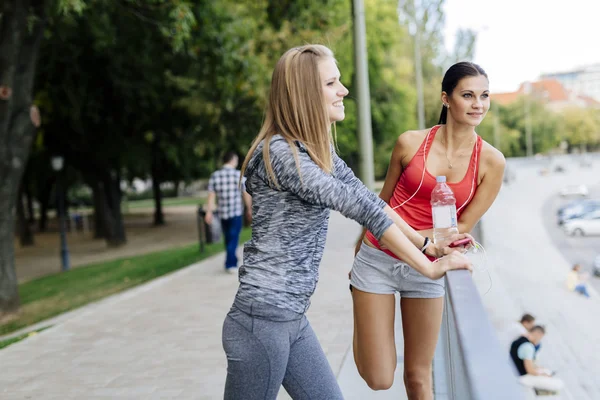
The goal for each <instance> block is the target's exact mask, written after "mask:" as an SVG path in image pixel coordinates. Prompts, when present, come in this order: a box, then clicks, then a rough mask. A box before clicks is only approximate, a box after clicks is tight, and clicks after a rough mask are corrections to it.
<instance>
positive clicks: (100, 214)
mask: <svg viewBox="0 0 600 400" xmlns="http://www.w3.org/2000/svg"><path fill="white" fill-rule="evenodd" d="M90 186H91V187H92V193H93V196H94V239H104V238H105V237H106V224H105V220H106V217H105V215H104V213H105V212H106V204H105V202H106V201H105V197H104V189H103V188H102V183H101V182H94V183H92V184H91V185H90Z"/></svg>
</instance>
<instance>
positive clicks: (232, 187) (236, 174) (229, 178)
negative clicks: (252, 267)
mask: <svg viewBox="0 0 600 400" xmlns="http://www.w3.org/2000/svg"><path fill="white" fill-rule="evenodd" d="M238 161H239V160H238V156H237V155H236V154H235V153H234V152H232V151H228V152H227V153H225V155H224V156H223V167H222V168H221V169H219V170H217V171H215V172H213V174H212V175H211V176H210V179H209V181H208V201H207V204H206V217H205V222H206V223H207V224H209V225H210V224H212V222H213V211H214V209H215V200H216V202H217V203H218V205H219V207H218V209H217V210H216V214H217V216H218V218H219V219H220V220H221V228H222V231H223V235H224V236H225V248H226V250H227V258H226V260H225V271H227V272H229V273H232V274H233V273H236V272H237V267H238V260H237V256H236V254H235V252H236V249H237V246H238V241H239V239H240V232H241V230H242V222H243V221H242V216H243V215H244V203H245V204H246V216H247V218H248V220H251V218H252V216H251V215H252V214H251V210H252V200H251V197H250V195H249V194H248V193H247V192H246V187H245V179H243V180H242V186H241V188H240V184H239V183H240V171H239V170H237V169H236V168H237V166H238Z"/></svg>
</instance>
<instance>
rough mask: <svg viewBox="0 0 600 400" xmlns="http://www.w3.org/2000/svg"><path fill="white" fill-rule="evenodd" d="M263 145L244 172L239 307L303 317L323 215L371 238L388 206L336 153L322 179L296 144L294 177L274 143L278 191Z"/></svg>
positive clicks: (283, 147) (385, 221)
mask: <svg viewBox="0 0 600 400" xmlns="http://www.w3.org/2000/svg"><path fill="white" fill-rule="evenodd" d="M263 145H264V143H261V144H260V145H259V146H258V147H257V149H256V150H255V152H254V154H253V155H252V157H251V159H250V162H249V163H248V167H247V169H246V172H245V176H246V178H247V181H246V188H247V190H248V193H250V194H251V195H252V238H251V240H250V241H249V242H248V243H246V245H245V246H244V263H243V265H242V266H241V268H240V271H239V279H240V287H239V289H238V293H237V301H242V302H244V303H247V304H248V303H252V302H253V301H260V302H264V303H268V304H271V305H274V306H277V307H280V308H285V309H289V310H292V311H295V312H298V313H304V312H305V311H306V310H307V309H308V307H309V305H310V297H311V296H312V294H313V292H314V290H315V287H316V285H317V281H318V280H319V264H320V262H321V258H322V256H323V250H324V247H325V239H326V236H327V227H328V222H329V210H330V209H333V210H336V211H339V212H340V213H341V214H342V215H344V216H346V217H347V218H351V219H353V220H355V221H357V222H358V223H360V224H361V225H364V226H366V227H367V228H368V229H369V230H371V232H373V233H374V234H375V236H376V237H377V238H380V237H381V235H382V234H383V232H385V230H386V229H387V228H388V227H389V226H390V225H391V224H392V220H391V219H390V218H389V217H388V216H387V214H386V213H385V211H384V210H383V207H384V206H385V205H386V203H385V202H384V201H383V200H381V199H380V198H379V197H378V196H377V195H375V193H373V192H371V191H370V190H369V189H367V188H366V187H365V186H364V185H363V184H362V182H361V181H360V180H359V179H358V178H356V176H354V173H353V172H352V170H351V169H350V168H348V166H347V165H346V164H345V163H344V161H342V159H341V158H339V157H338V156H337V154H335V152H334V153H333V157H334V171H333V174H328V173H326V172H325V171H323V170H322V169H321V168H319V166H318V165H317V164H315V163H314V162H313V161H312V159H311V158H310V156H309V154H308V153H307V151H306V148H305V147H304V146H303V145H302V144H300V143H298V142H297V143H296V146H297V150H298V158H299V166H300V176H299V175H298V170H297V167H296V162H295V159H294V156H293V153H292V149H291V148H290V146H289V145H288V143H287V142H286V141H285V139H283V138H282V137H281V136H279V135H276V136H274V137H273V138H272V139H271V142H270V157H271V164H272V166H273V170H274V173H275V176H276V178H277V182H278V184H279V185H280V188H276V187H275V186H274V185H273V184H270V183H269V178H268V176H267V171H266V168H265V164H264V162H263V157H262V149H263ZM300 177H301V178H302V180H301V179H300Z"/></svg>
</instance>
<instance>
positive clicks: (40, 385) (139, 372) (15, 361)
mask: <svg viewBox="0 0 600 400" xmlns="http://www.w3.org/2000/svg"><path fill="white" fill-rule="evenodd" d="M330 226H331V229H330V235H329V238H328V242H327V250H326V252H325V255H324V257H323V263H322V268H321V277H320V282H319V287H318V289H317V292H316V294H315V296H314V298H313V302H312V307H311V309H310V311H309V313H308V315H309V318H310V321H311V323H312V325H313V327H314V329H315V331H316V332H317V334H318V336H319V339H320V340H321V343H322V345H323V348H324V350H325V352H326V354H327V357H328V359H329V362H330V363H331V365H332V366H333V369H334V371H335V373H336V374H340V373H342V374H344V375H343V376H351V375H352V373H355V367H354V363H353V362H352V358H351V357H352V356H351V355H350V356H347V354H348V349H349V347H350V344H351V341H352V303H351V300H350V293H349V291H348V278H347V273H348V270H349V268H350V266H351V263H352V258H353V253H352V247H353V243H354V241H355V239H356V237H357V236H358V233H359V231H360V229H359V226H358V224H356V223H354V222H352V221H349V220H347V219H345V218H343V217H342V216H341V215H339V214H335V213H334V214H332V218H331V224H330ZM222 264H223V255H219V256H215V257H213V258H211V259H209V260H207V261H204V262H202V263H199V264H196V265H193V266H191V267H189V268H186V269H184V270H181V271H178V272H176V273H174V274H172V275H169V276H166V277H163V278H160V279H158V280H155V281H153V282H151V283H149V284H147V285H143V286H141V287H138V288H136V289H132V290H130V291H128V292H125V293H123V294H121V295H117V296H114V297H111V298H109V299H107V300H105V301H102V302H100V303H97V304H95V305H92V306H90V307H86V308H84V309H83V310H82V311H81V312H80V313H77V314H75V315H74V316H73V317H71V318H70V319H68V320H67V321H64V322H62V323H61V324H59V325H57V326H55V327H53V328H51V329H49V330H47V331H44V332H42V333H41V334H39V335H36V336H34V337H31V338H29V339H27V340H25V341H23V342H20V343H17V344H15V345H12V346H10V347H8V348H6V349H4V350H2V351H0V366H2V367H0V368H1V372H0V398H1V399H11V400H12V399H27V398H31V399H82V398H85V399H140V398H144V399H163V398H176V399H207V400H208V399H211V400H212V399H218V398H221V397H222V391H223V384H224V379H225V356H224V354H223V350H222V347H221V341H220V331H221V324H222V321H223V318H224V315H225V314H226V312H227V310H228V308H229V306H230V305H231V302H232V299H233V296H234V293H235V290H236V288H237V279H236V278H235V277H233V276H231V275H226V274H223V273H222V270H221V265H222ZM353 369H354V370H353ZM399 382H400V381H399ZM353 383H354V384H353V385H351V386H350V387H348V388H347V389H346V392H345V396H346V397H347V398H348V399H353V398H354V399H359V398H361V399H364V398H365V397H362V396H359V397H356V394H358V393H359V392H358V390H363V392H364V391H365V390H368V388H367V387H366V386H365V385H364V383H363V382H362V381H357V382H353ZM401 390H402V386H401V383H400V386H398V387H396V388H394V391H396V392H397V391H401ZM282 392H283V391H282ZM369 392H370V391H369ZM393 393H394V392H393V391H389V392H388V393H387V396H389V395H391V394H393ZM381 396H386V394H381ZM280 398H283V399H285V398H288V397H287V395H285V393H282V395H281V396H280ZM380 398H381V397H380ZM382 398H386V397H382ZM398 398H400V399H401V398H402V397H398V396H396V397H395V399H398Z"/></svg>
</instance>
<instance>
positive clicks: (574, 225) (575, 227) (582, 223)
mask: <svg viewBox="0 0 600 400" xmlns="http://www.w3.org/2000/svg"><path fill="white" fill-rule="evenodd" d="M563 230H564V231H565V233H566V234H567V235H571V236H585V235H600V210H595V211H592V212H590V213H588V214H585V215H582V216H581V217H579V218H574V219H570V220H568V221H565V222H564V224H563Z"/></svg>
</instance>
